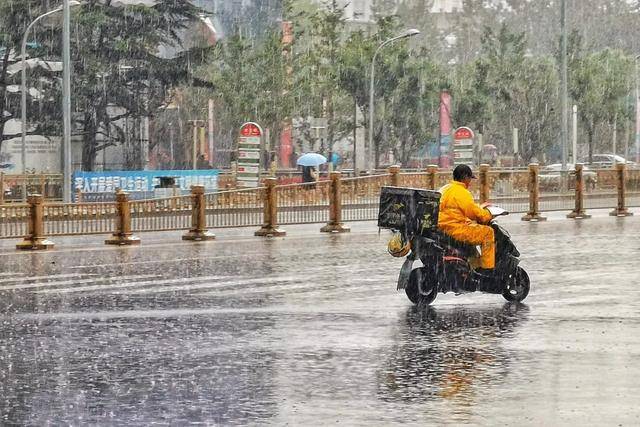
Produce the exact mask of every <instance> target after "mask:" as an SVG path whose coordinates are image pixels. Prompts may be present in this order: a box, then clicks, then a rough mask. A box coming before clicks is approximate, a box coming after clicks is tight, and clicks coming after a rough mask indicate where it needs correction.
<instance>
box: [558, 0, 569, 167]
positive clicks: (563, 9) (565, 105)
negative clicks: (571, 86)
mask: <svg viewBox="0 0 640 427" xmlns="http://www.w3.org/2000/svg"><path fill="white" fill-rule="evenodd" d="M560 29H561V49H562V63H561V73H560V75H561V83H562V132H561V137H562V170H563V171H566V170H567V154H568V151H569V150H568V134H569V129H568V128H569V118H568V113H569V111H568V109H569V101H568V93H567V92H568V89H567V3H566V0H561V2H560Z"/></svg>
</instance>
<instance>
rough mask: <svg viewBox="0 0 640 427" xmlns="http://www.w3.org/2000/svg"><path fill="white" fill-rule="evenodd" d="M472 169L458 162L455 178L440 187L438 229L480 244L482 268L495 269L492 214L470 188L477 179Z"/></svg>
mask: <svg viewBox="0 0 640 427" xmlns="http://www.w3.org/2000/svg"><path fill="white" fill-rule="evenodd" d="M475 178H476V177H475V175H474V174H473V171H472V170H471V168H470V167H469V166H467V165H458V166H456V167H455V169H454V170H453V181H451V182H450V183H449V184H447V185H445V186H444V187H442V188H441V189H440V193H442V196H441V197H440V214H439V216H438V228H440V230H442V231H443V232H444V233H445V234H447V235H449V236H451V237H453V238H454V239H456V240H458V241H460V242H464V243H468V244H471V245H480V250H481V252H482V255H481V256H480V267H481V268H480V269H478V271H480V272H482V270H493V268H494V267H495V257H496V256H495V252H496V249H495V247H496V246H495V236H494V232H493V228H491V227H490V226H488V225H484V224H487V223H489V221H491V219H492V215H491V214H490V213H489V211H488V210H486V209H484V207H485V206H486V204H483V205H478V204H476V203H475V202H474V201H473V196H472V195H471V192H470V191H469V185H470V184H471V180H472V179H475Z"/></svg>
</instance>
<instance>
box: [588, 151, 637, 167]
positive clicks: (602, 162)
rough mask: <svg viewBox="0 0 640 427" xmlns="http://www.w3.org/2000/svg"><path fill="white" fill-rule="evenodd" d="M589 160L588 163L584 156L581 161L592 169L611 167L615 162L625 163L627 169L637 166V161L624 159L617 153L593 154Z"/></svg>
mask: <svg viewBox="0 0 640 427" xmlns="http://www.w3.org/2000/svg"><path fill="white" fill-rule="evenodd" d="M591 160H592V161H591V163H589V158H588V157H587V158H584V159H583V163H584V164H588V165H589V166H591V167H592V168H593V169H611V168H612V167H614V165H615V164H616V163H626V165H627V168H629V169H636V168H637V163H635V162H632V161H631V160H626V159H625V158H624V157H622V156H618V155H617V154H593V155H592V156H591Z"/></svg>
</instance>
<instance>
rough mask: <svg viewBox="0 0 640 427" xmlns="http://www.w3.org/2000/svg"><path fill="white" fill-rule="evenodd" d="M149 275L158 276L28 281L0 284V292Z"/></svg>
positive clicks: (155, 275)
mask: <svg viewBox="0 0 640 427" xmlns="http://www.w3.org/2000/svg"><path fill="white" fill-rule="evenodd" d="M150 277H160V276H158V275H157V274H143V275H137V276H112V277H99V278H91V279H80V280H63V281H59V282H39V283H28V284H25V285H13V286H0V292H3V291H12V290H19V289H34V288H43V287H48V288H51V287H57V286H67V285H82V284H84V283H95V282H106V281H108V280H118V279H148V278H150ZM98 286H104V285H98ZM52 292H53V291H52ZM34 293H40V292H38V291H36V292H34Z"/></svg>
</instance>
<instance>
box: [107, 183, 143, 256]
mask: <svg viewBox="0 0 640 427" xmlns="http://www.w3.org/2000/svg"><path fill="white" fill-rule="evenodd" d="M116 203H117V208H116V210H117V218H116V230H115V231H114V233H113V236H111V238H110V239H107V240H105V241H104V242H105V243H106V244H107V245H137V244H139V243H140V238H139V237H137V236H134V235H132V234H131V207H130V205H129V194H128V193H126V192H124V191H122V190H121V189H119V188H118V189H117V190H116Z"/></svg>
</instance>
